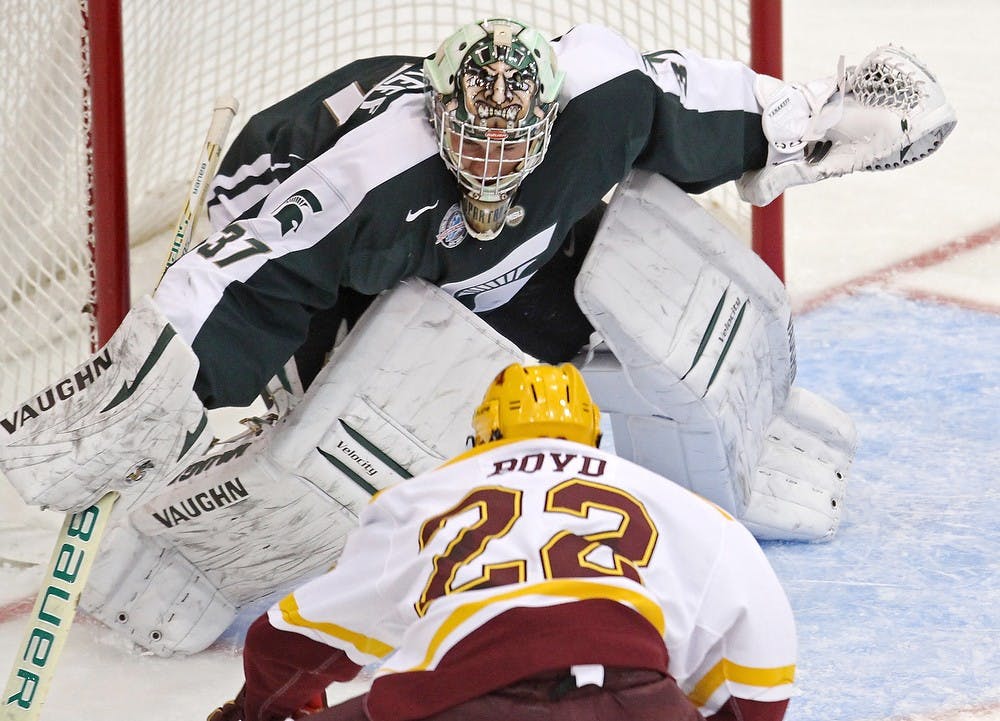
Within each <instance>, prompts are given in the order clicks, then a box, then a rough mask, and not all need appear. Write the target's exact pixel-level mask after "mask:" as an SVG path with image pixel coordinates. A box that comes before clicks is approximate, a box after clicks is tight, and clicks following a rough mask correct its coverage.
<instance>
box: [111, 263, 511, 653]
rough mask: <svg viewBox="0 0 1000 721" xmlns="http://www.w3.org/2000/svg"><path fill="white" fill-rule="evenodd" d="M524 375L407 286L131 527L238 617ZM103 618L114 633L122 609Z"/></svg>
mask: <svg viewBox="0 0 1000 721" xmlns="http://www.w3.org/2000/svg"><path fill="white" fill-rule="evenodd" d="M431 348H433V352H431V351H429V350H427V349H431ZM424 350H426V352H422V351H424ZM526 361H527V359H526V357H525V356H524V354H523V353H522V352H521V351H520V350H518V349H517V348H516V347H515V346H514V345H513V344H511V343H510V342H509V341H507V340H506V339H504V338H503V337H501V336H499V335H498V334H497V333H496V332H495V331H493V330H492V329H491V328H490V327H489V326H487V325H486V324H485V323H484V322H483V321H481V320H480V319H479V318H477V317H476V316H475V315H474V314H472V313H471V312H470V311H468V310H467V309H466V308H465V307H464V306H462V305H461V304H460V303H458V302H457V301H455V300H454V299H453V298H452V297H451V296H450V295H448V294H447V293H445V292H444V291H442V290H440V289H439V288H436V287H435V286H432V285H430V284H428V283H424V282H423V281H408V282H406V283H403V284H401V285H400V286H398V287H397V288H395V289H394V290H392V291H390V292H389V293H386V294H384V295H382V296H380V297H379V298H378V299H377V300H376V301H375V302H374V303H373V304H372V306H371V307H370V308H369V309H368V311H367V312H366V313H365V315H364V316H363V317H362V318H361V319H360V320H359V322H358V324H357V325H356V326H355V328H354V329H353V330H352V331H351V333H350V334H349V335H348V336H347V338H346V339H345V340H344V342H343V343H342V344H341V345H340V346H339V347H338V348H337V350H336V351H335V352H334V355H333V356H332V358H331V361H330V362H329V363H328V364H327V366H326V367H325V368H324V369H323V370H322V371H321V372H320V374H319V375H317V377H316V379H315V380H314V381H313V382H312V384H311V385H310V387H309V389H308V391H306V393H305V395H304V396H303V398H302V399H301V400H300V401H299V402H298V403H297V404H296V405H295V406H294V408H292V409H291V410H290V411H289V413H288V415H287V416H286V417H285V418H283V419H280V420H278V421H277V422H276V423H274V424H272V425H264V426H263V427H262V428H261V429H260V433H259V434H258V435H253V434H252V433H248V434H244V436H241V437H237V438H234V439H231V440H229V441H226V442H225V443H221V444H216V445H215V446H213V447H212V448H211V449H210V450H209V451H208V453H207V454H205V455H204V456H202V457H200V458H198V459H196V460H195V461H193V462H191V463H190V464H189V465H188V466H187V467H186V468H184V469H183V470H181V471H179V472H177V473H176V475H175V477H174V478H173V479H172V480H171V481H170V483H169V484H168V485H167V487H166V489H164V490H162V491H161V492H160V493H159V494H157V495H155V496H152V497H150V498H148V499H146V500H144V501H143V502H142V503H141V504H139V505H136V506H134V507H133V509H132V510H131V512H130V516H129V518H130V522H131V525H132V526H133V527H134V528H136V529H137V530H138V531H140V532H141V533H142V534H144V535H145V536H146V537H147V539H148V540H150V541H152V542H155V544H156V545H157V546H158V547H167V548H169V549H171V551H172V552H175V553H176V554H178V556H179V558H180V559H183V561H184V562H186V563H190V564H191V566H192V567H195V568H197V569H198V571H199V572H200V574H201V575H202V577H204V579H206V580H207V582H208V584H209V585H210V586H211V587H212V588H214V589H217V590H218V592H219V593H221V594H222V595H223V596H224V597H225V599H226V600H227V602H228V603H231V604H232V605H233V606H235V607H236V608H242V607H244V606H246V605H248V604H250V603H251V602H253V601H256V600H259V599H261V598H263V597H265V596H269V595H271V594H273V593H275V592H276V591H279V590H283V589H287V588H289V587H291V586H292V585H295V584H297V583H300V582H301V581H302V580H303V579H304V578H306V577H307V576H310V575H314V574H317V573H320V572H322V571H325V570H326V569H327V568H329V566H330V565H331V564H333V563H334V562H336V560H337V558H338V557H339V555H340V552H341V550H342V549H343V544H344V543H345V541H346V538H347V535H348V533H350V531H351V530H353V529H354V528H355V527H356V525H357V516H358V514H359V513H360V512H361V509H362V508H363V507H364V506H365V505H366V504H367V503H368V501H369V499H370V498H371V495H372V494H373V493H374V492H375V491H376V490H378V489H380V488H384V487H386V486H387V485H390V484H393V483H397V482H400V481H402V480H404V479H405V478H408V477H410V476H411V475H415V474H417V473H419V472H421V471H423V470H426V469H429V468H432V467H435V466H437V465H439V464H440V463H442V462H443V461H444V460H446V459H448V458H451V457H452V456H454V455H456V454H457V453H459V452H461V451H462V450H463V449H464V447H465V439H466V438H467V437H468V434H469V423H470V420H471V417H472V412H473V410H474V409H475V407H476V405H477V403H478V402H479V400H480V397H481V393H482V389H483V388H484V387H485V386H486V385H487V384H488V383H489V382H490V380H492V378H493V377H494V376H495V375H496V373H497V372H499V370H500V369H502V368H503V367H505V366H506V365H508V364H509V363H512V362H519V363H524V362H526ZM147 565H148V564H147ZM104 595H105V596H107V595H110V592H105V594H104ZM171 598H173V597H172V596H164V597H160V598H147V599H146V601H147V603H148V604H149V608H148V609H147V613H149V614H151V615H152V616H153V618H154V619H158V618H159V617H160V616H166V615H168V614H169V612H170V609H169V606H168V605H165V604H167V603H168V602H170V601H171ZM157 603H159V604H160V605H159V606H157ZM105 605H106V606H107V608H108V609H109V610H108V611H106V612H104V614H103V616H102V617H104V618H108V619H110V620H111V621H112V622H113V621H114V613H115V611H116V610H117V608H118V607H119V606H120V605H121V604H120V603H118V602H117V597H114V598H112V600H111V601H109V602H107V603H106V604H105ZM110 625H111V627H112V628H115V625H114V624H113V623H111V624H110ZM146 626H149V624H146ZM144 628H145V626H144ZM195 630H196V631H198V632H199V633H198V637H199V638H205V637H208V636H212V634H216V635H217V634H218V633H219V632H221V630H222V629H219V628H218V627H217V626H215V625H212V624H208V625H207V626H206V627H205V629H204V630H203V629H201V628H197V629H195ZM192 634H194V631H192ZM132 636H133V637H135V638H136V640H137V642H139V643H142V640H141V638H139V637H140V636H142V633H140V632H139V631H136V632H135V633H133V634H132ZM190 648H192V644H185V645H183V646H177V647H176V649H177V650H182V651H188V650H189V649H190Z"/></svg>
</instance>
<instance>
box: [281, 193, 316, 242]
mask: <svg viewBox="0 0 1000 721" xmlns="http://www.w3.org/2000/svg"><path fill="white" fill-rule="evenodd" d="M307 209H308V210H309V212H311V213H318V212H319V211H321V210H323V206H322V205H321V204H320V202H319V199H318V198H317V197H316V196H315V195H313V194H312V193H311V192H310V191H308V190H305V189H302V190H299V191H297V192H296V193H295V194H293V195H292V196H291V197H290V198H289V199H288V200H286V201H285V202H284V203H282V204H281V207H280V208H278V209H277V210H276V211H274V218H275V220H277V221H278V224H279V225H280V226H281V234H282V235H283V236H284V235H287V234H288V233H294V232H295V231H296V230H298V229H299V226H301V225H302V222H303V221H304V220H305V217H306V210H307Z"/></svg>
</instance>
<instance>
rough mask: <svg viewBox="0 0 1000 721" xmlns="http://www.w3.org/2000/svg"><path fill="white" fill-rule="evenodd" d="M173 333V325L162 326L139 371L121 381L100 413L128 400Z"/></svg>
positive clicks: (164, 348)
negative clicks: (118, 388)
mask: <svg viewBox="0 0 1000 721" xmlns="http://www.w3.org/2000/svg"><path fill="white" fill-rule="evenodd" d="M175 335H177V331H175V330H174V328H173V326H170V325H167V326H165V327H164V329H163V330H162V331H161V332H160V337H159V338H157V339H156V343H155V344H153V349H152V350H151V351H150V352H149V355H148V356H146V360H145V361H144V362H143V364H142V367H141V368H139V372H138V373H136V375H135V378H134V379H133V381H132V382H131V383H129V382H128V381H125V382H124V383H122V387H121V390H119V391H118V394H117V395H116V396H115V397H114V398H113V399H112V400H111V402H110V403H108V405H106V406H105V407H104V408H102V409H101V413H106V412H107V411H109V410H111V409H112V408H114V407H115V406H117V405H119V404H120V403H123V402H124V401H126V400H128V398H130V397H131V396H132V394H133V393H135V389H136V388H137V387H138V386H139V384H140V383H142V381H143V380H144V379H145V378H146V376H147V375H149V372H150V371H151V370H153V366H155V365H156V362H157V361H158V360H159V359H160V356H162V355H163V352H164V351H165V350H166V349H167V346H168V345H169V344H170V341H171V340H172V339H173V337H174V336H175Z"/></svg>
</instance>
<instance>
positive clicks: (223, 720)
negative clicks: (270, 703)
mask: <svg viewBox="0 0 1000 721" xmlns="http://www.w3.org/2000/svg"><path fill="white" fill-rule="evenodd" d="M245 697H246V687H245V686H244V687H241V688H240V691H239V693H238V694H236V698H234V699H231V700H229V701H226V702H225V703H224V704H222V705H221V706H219V708H217V709H215V710H214V711H213V712H212V713H210V714H209V715H208V718H206V719H205V721H244V714H243V699H244V698H245Z"/></svg>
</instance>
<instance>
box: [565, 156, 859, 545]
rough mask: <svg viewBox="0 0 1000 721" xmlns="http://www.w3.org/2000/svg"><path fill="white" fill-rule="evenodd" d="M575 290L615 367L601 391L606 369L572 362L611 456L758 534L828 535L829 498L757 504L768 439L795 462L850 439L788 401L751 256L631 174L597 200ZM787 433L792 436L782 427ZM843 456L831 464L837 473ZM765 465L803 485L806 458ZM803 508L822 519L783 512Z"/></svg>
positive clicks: (770, 315) (771, 303)
mask: <svg viewBox="0 0 1000 721" xmlns="http://www.w3.org/2000/svg"><path fill="white" fill-rule="evenodd" d="M576 295H577V301H578V302H579V304H580V307H581V309H582V310H583V311H584V313H585V314H586V315H587V317H588V318H589V319H590V320H591V322H592V323H593V324H594V327H595V328H596V329H597V331H598V333H599V334H600V336H601V337H602V338H603V339H604V341H605V342H606V344H607V346H608V347H609V348H610V349H611V351H612V353H613V355H614V358H615V359H617V361H618V362H619V364H620V366H621V369H620V371H619V372H618V376H617V386H618V388H620V389H622V390H620V391H615V390H614V388H615V385H616V380H615V379H616V376H615V372H614V369H613V367H611V364H609V363H608V362H607V360H606V358H605V359H604V360H603V361H602V360H601V358H602V354H599V353H595V354H593V355H592V357H590V358H588V359H585V360H584V361H583V362H582V363H581V365H582V370H583V372H584V375H585V377H586V378H587V379H588V383H590V382H591V378H594V379H595V380H596V381H597V382H596V383H595V385H594V389H595V391H596V392H595V397H594V400H595V402H597V404H598V405H599V406H601V407H602V409H604V410H606V411H608V412H609V414H610V415H611V416H612V430H613V433H614V439H615V447H616V450H618V451H619V453H620V454H622V455H624V456H625V457H626V458H630V459H631V460H634V461H636V462H638V463H640V464H642V465H645V466H647V467H649V468H651V469H652V470H655V471H658V472H660V473H662V474H663V475H665V476H667V477H668V478H670V479H671V480H674V481H676V482H677V483H680V484H681V485H683V486H685V487H687V488H689V489H691V490H693V491H695V492H696V493H699V494H701V495H703V496H705V497H707V498H708V499H710V500H712V501H714V502H715V503H717V504H719V505H720V506H722V507H723V508H725V509H726V510H727V511H729V512H730V513H732V514H734V515H735V516H736V517H738V518H741V519H744V518H746V517H747V513H748V511H749V510H750V509H751V508H752V509H754V516H753V520H754V522H755V523H756V524H757V526H758V527H760V528H765V527H766V528H767V529H769V530H768V533H769V534H770V535H769V536H768V537H784V538H790V539H791V538H795V539H801V538H810V539H817V540H818V539H821V538H827V537H829V536H830V535H832V530H831V529H835V528H836V520H837V518H839V514H840V507H839V505H838V506H837V507H835V508H833V509H831V508H830V506H831V503H830V502H829V500H830V495H829V494H827V495H823V494H815V495H814V496H812V497H810V496H806V497H805V498H800V497H799V496H798V495H797V489H793V488H792V487H791V485H790V484H789V485H788V487H787V488H779V487H776V486H774V484H772V489H771V490H770V491H769V495H770V496H771V497H777V498H778V500H779V501H783V500H786V499H785V498H784V497H783V496H784V494H786V493H787V494H789V499H788V500H790V499H791V496H795V500H794V503H792V505H791V506H789V505H782V503H770V504H767V505H764V504H761V503H760V502H759V500H758V495H759V493H760V485H761V484H762V483H764V480H763V467H762V465H761V464H762V459H763V456H764V453H765V450H766V447H765V446H766V444H765V438H767V437H768V434H769V433H770V434H771V435H772V436H776V437H778V438H779V439H781V438H786V437H787V438H792V437H793V436H794V442H795V447H796V448H799V447H801V450H800V451H796V452H797V453H798V454H799V456H806V457H809V458H811V459H815V460H817V461H818V462H821V460H822V459H828V457H830V458H832V457H833V455H834V450H833V449H842V448H846V446H848V445H851V444H849V443H840V444H839V445H838V444H837V443H834V442H832V441H831V440H830V439H831V438H833V437H835V436H837V435H838V434H839V435H840V436H843V437H845V438H848V437H853V435H852V434H853V426H852V425H851V423H850V420H849V419H846V417H845V416H843V414H842V413H840V412H839V411H837V410H836V409H835V408H833V407H832V406H830V405H829V404H822V403H814V404H809V403H806V402H804V401H798V400H797V401H796V402H794V403H792V404H791V405H789V403H791V401H790V400H789V399H790V393H791V390H792V389H791V385H792V380H793V378H794V374H795V352H794V342H793V340H792V331H791V320H790V318H791V311H790V307H789V304H788V298H787V294H786V293H785V290H784V287H783V286H782V285H781V283H780V281H779V280H778V279H777V277H775V276H774V274H773V273H771V271H770V270H769V269H768V268H767V267H766V265H764V263H763V261H761V260H760V258H759V257H757V256H756V255H755V254H753V252H752V251H750V250H749V249H748V248H747V247H746V246H745V245H743V244H742V243H741V242H740V241H739V240H738V239H737V238H735V237H734V236H733V235H732V234H731V233H730V232H729V231H727V230H726V229H725V228H724V227H723V226H721V224H719V223H718V222H716V221H715V220H714V219H713V218H712V217H711V216H710V215H709V214H708V213H707V212H706V211H705V210H703V209H702V208H701V207H700V206H698V205H697V203H695V202H694V201H693V200H692V199H691V198H690V197H688V196H687V195H686V194H684V193H682V192H681V191H680V190H679V189H678V188H676V186H674V185H672V184H671V183H669V182H668V181H666V180H665V179H663V178H660V177H659V176H654V175H651V174H646V173H639V172H633V173H632V174H631V175H630V176H629V177H628V178H626V180H625V181H623V182H622V183H621V184H620V185H619V188H618V190H617V191H616V194H615V196H614V198H613V199H612V201H611V204H610V206H609V208H608V212H607V213H606V215H605V218H604V221H603V222H602V225H601V228H600V229H599V231H598V234H597V237H596V239H595V241H594V244H593V246H592V248H591V250H590V252H589V254H588V256H587V259H586V261H585V263H584V266H583V269H582V270H581V273H580V276H579V278H578V280H577V287H576ZM588 366H590V367H592V368H593V370H591V368H588ZM802 398H805V396H802ZM637 399H638V400H637ZM786 409H787V413H788V416H787V417H785V416H782V414H783V413H784V412H785V410H786ZM779 418H784V421H778V420H776V419H779ZM790 425H791V426H794V427H795V433H787V432H786V430H787V429H788V427H789V426H790ZM812 437H815V441H813V440H812ZM773 444H778V441H774V442H773ZM828 445H829V446H830V448H828V447H827V446H828ZM852 452H853V451H852ZM775 453H776V452H775ZM772 455H773V454H772ZM843 455H844V454H841V457H839V458H838V459H837V464H838V467H842V468H843V472H844V474H845V475H846V468H847V465H849V462H850V459H849V458H846V459H845V458H844V457H843ZM776 465H777V467H779V468H781V469H783V470H784V471H786V475H787V476H789V477H790V478H792V479H793V480H796V481H799V482H801V483H808V484H812V483H814V480H815V479H813V478H811V477H809V475H810V473H811V467H810V466H809V464H807V463H800V464H791V463H787V462H784V461H782V462H780V463H777V464H776ZM823 468H824V469H825V468H826V466H823ZM819 483H820V486H826V485H829V484H827V483H826V481H819ZM831 493H840V494H841V495H842V489H841V490H840V491H836V490H834V491H831ZM810 503H812V504H815V510H816V511H817V512H818V513H819V514H821V515H823V517H824V518H825V519H826V521H824V522H823V523H820V522H818V521H817V522H815V523H806V522H805V521H803V520H801V518H800V516H801V515H802V514H797V515H796V514H790V513H788V512H787V511H788V508H790V507H798V506H801V505H807V506H808V505H809V504H810Z"/></svg>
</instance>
